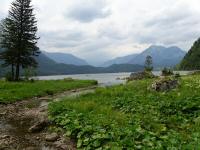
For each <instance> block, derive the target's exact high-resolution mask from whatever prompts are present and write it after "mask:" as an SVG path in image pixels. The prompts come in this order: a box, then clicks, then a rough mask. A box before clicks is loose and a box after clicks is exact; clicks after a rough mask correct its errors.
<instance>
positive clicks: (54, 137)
mask: <svg viewBox="0 0 200 150" xmlns="http://www.w3.org/2000/svg"><path fill="white" fill-rule="evenodd" d="M58 138H59V136H58V134H57V133H52V134H49V135H46V137H45V139H46V141H48V142H55V141H56V140H57V139H58Z"/></svg>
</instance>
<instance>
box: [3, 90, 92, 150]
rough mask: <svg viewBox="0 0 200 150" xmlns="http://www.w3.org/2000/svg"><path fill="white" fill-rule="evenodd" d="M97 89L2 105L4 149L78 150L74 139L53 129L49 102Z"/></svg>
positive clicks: (72, 91)
mask: <svg viewBox="0 0 200 150" xmlns="http://www.w3.org/2000/svg"><path fill="white" fill-rule="evenodd" d="M95 88H96V87H89V88H82V89H77V90H71V91H66V92H63V93H60V94H57V95H54V96H46V97H41V98H33V99H30V100H25V101H20V102H16V103H14V104H8V105H0V150H74V149H75V145H74V142H73V141H71V140H70V139H66V138H64V137H63V136H62V135H57V134H55V133H53V134H52V133H50V132H49V130H48V128H47V126H49V121H48V119H47V118H48V114H47V107H48V103H49V102H52V101H59V100H61V99H62V98H64V97H72V96H78V95H80V94H85V93H90V92H93V91H94V89H95Z"/></svg>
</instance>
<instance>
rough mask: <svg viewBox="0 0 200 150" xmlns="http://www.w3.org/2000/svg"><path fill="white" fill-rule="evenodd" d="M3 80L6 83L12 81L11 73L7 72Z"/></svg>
mask: <svg viewBox="0 0 200 150" xmlns="http://www.w3.org/2000/svg"><path fill="white" fill-rule="evenodd" d="M5 79H6V81H13V77H12V73H11V72H7V73H6V75H5Z"/></svg>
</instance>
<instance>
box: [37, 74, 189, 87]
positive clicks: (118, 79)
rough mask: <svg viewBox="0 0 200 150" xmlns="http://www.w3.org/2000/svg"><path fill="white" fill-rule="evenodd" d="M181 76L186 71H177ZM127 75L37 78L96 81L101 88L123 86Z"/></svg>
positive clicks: (45, 78) (42, 77)
mask: <svg viewBox="0 0 200 150" xmlns="http://www.w3.org/2000/svg"><path fill="white" fill-rule="evenodd" d="M153 73H154V74H155V75H158V76H159V75H160V74H161V72H160V71H154V72H153ZM179 73H180V74H181V75H187V74H188V73H189V72H187V71H179ZM130 74H131V72H129V73H102V74H77V75H57V76H40V77H37V78H38V79H39V80H60V79H64V78H73V79H81V80H97V81H98V83H99V85H100V86H101V85H102V86H110V85H116V84H123V83H125V82H126V80H124V79H125V78H127V77H129V76H130Z"/></svg>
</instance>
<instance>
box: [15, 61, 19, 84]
mask: <svg viewBox="0 0 200 150" xmlns="http://www.w3.org/2000/svg"><path fill="white" fill-rule="evenodd" d="M19 69H20V66H19V63H17V65H16V74H15V80H16V81H19Z"/></svg>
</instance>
